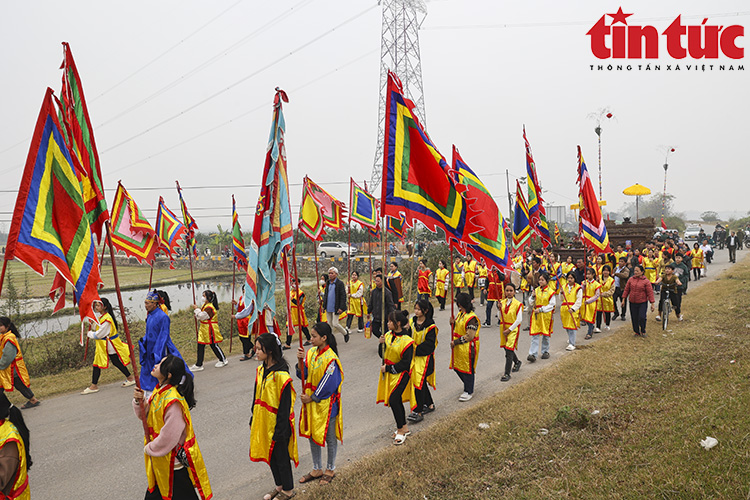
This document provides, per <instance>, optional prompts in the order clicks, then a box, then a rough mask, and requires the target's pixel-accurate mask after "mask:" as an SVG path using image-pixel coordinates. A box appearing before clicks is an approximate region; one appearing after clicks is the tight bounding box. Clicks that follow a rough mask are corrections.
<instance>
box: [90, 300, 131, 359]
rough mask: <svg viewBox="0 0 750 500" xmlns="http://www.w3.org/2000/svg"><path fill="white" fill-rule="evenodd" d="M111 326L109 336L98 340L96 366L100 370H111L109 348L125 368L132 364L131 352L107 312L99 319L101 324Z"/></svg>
mask: <svg viewBox="0 0 750 500" xmlns="http://www.w3.org/2000/svg"><path fill="white" fill-rule="evenodd" d="M105 323H107V324H109V335H107V337H106V338H103V339H96V350H95V351H94V366H98V367H99V368H109V347H110V346H111V347H112V349H113V350H114V351H115V353H116V354H117V357H118V358H120V361H121V362H122V365H123V366H128V365H129V364H130V350H129V349H128V345H127V344H126V343H125V342H123V341H122V339H121V338H120V336H119V334H118V333H117V327H116V326H115V322H114V320H113V319H112V316H110V314H109V313H107V312H105V313H104V314H103V315H102V317H101V318H99V324H100V325H104V324H105Z"/></svg>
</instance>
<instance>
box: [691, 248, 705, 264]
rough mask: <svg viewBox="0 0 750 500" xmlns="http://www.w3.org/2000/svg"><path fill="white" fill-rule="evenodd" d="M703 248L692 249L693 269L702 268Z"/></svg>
mask: <svg viewBox="0 0 750 500" xmlns="http://www.w3.org/2000/svg"><path fill="white" fill-rule="evenodd" d="M703 267H704V266H703V250H701V249H700V248H699V249H698V250H695V249H694V250H693V269H703Z"/></svg>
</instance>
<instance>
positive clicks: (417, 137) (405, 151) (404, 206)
mask: <svg viewBox="0 0 750 500" xmlns="http://www.w3.org/2000/svg"><path fill="white" fill-rule="evenodd" d="M385 111H386V112H385V116H386V123H385V139H384V153H383V181H382V198H381V200H382V201H381V207H380V210H381V216H386V215H390V216H392V217H396V218H398V219H400V218H401V217H402V216H403V217H404V219H405V221H406V225H407V226H409V227H410V226H412V225H413V221H414V219H417V220H419V221H420V222H422V223H423V224H424V225H425V226H427V228H428V229H429V230H431V231H433V232H435V231H436V230H437V228H438V227H439V228H441V229H443V230H444V231H445V234H446V237H447V238H448V240H450V241H454V240H455V241H458V242H465V243H470V244H471V243H473V240H472V239H471V238H470V236H469V235H470V234H471V233H475V232H477V231H479V230H480V229H481V227H479V226H478V225H476V223H474V222H473V217H474V216H475V215H477V214H476V212H475V211H474V210H472V209H471V208H470V207H469V206H468V204H467V203H466V202H465V200H464V199H463V197H462V196H461V190H462V189H463V187H462V186H460V184H458V185H457V183H456V182H455V180H454V179H453V178H452V176H451V175H449V173H448V170H449V168H448V164H447V163H446V161H445V159H444V158H443V156H442V155H441V154H440V152H439V151H438V150H437V148H436V147H435V145H434V144H433V143H432V141H431V140H430V138H429V137H428V135H427V133H426V132H425V131H424V129H423V128H422V125H421V124H420V123H419V119H418V118H417V115H416V112H415V106H414V103H413V102H412V101H410V100H409V99H407V98H406V97H404V95H403V89H402V85H401V81H400V80H399V79H398V77H397V76H396V75H395V74H394V73H393V72H390V71H389V72H388V86H387V93H386V109H385Z"/></svg>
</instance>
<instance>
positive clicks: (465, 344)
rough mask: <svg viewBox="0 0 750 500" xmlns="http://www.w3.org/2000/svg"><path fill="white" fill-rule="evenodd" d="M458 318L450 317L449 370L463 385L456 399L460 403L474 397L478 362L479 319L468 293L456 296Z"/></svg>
mask: <svg viewBox="0 0 750 500" xmlns="http://www.w3.org/2000/svg"><path fill="white" fill-rule="evenodd" d="M456 305H458V311H459V312H458V316H457V317H456V318H455V319H454V318H453V317H451V320H450V323H451V326H452V327H453V335H452V336H451V337H452V340H451V364H450V366H449V368H451V369H452V370H453V371H455V372H456V375H458V378H460V379H461V382H463V384H464V392H463V393H462V394H461V395H460V396H459V397H458V400H459V401H461V402H464V401H469V400H470V399H471V398H472V397H473V395H474V380H475V378H476V372H477V361H478V360H479V329H480V328H481V326H480V325H479V318H478V317H477V315H476V314H474V304H472V302H471V297H470V296H469V294H468V293H459V294H458V295H457V296H456Z"/></svg>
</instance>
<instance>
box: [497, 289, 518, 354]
mask: <svg viewBox="0 0 750 500" xmlns="http://www.w3.org/2000/svg"><path fill="white" fill-rule="evenodd" d="M499 309H500V347H502V348H504V349H508V350H509V351H515V350H516V348H518V331H519V330H520V329H521V326H520V325H519V326H517V327H515V328H514V329H513V330H511V331H510V333H509V334H507V335H506V334H505V330H507V329H508V328H510V327H511V326H513V324H514V323H515V322H516V320H517V319H518V318H519V316H521V315H522V314H523V304H521V301H519V300H518V299H516V298H515V297H514V298H512V299H503V300H501V301H500V304H499Z"/></svg>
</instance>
